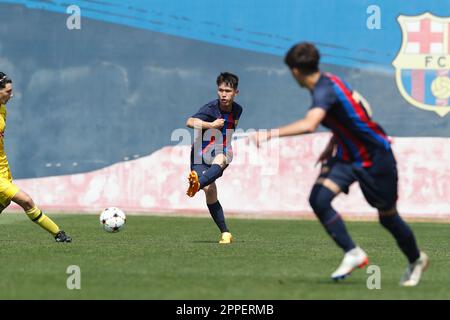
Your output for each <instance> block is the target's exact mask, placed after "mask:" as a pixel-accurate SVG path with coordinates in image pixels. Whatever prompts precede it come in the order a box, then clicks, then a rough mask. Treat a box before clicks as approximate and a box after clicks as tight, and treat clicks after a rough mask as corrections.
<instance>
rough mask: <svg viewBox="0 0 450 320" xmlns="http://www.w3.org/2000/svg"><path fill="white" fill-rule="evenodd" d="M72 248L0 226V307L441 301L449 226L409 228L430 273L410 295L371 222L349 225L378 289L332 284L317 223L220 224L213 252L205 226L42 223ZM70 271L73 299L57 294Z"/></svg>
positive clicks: (391, 246)
mask: <svg viewBox="0 0 450 320" xmlns="http://www.w3.org/2000/svg"><path fill="white" fill-rule="evenodd" d="M50 216H51V217H52V218H54V220H55V221H56V222H57V223H58V224H60V225H61V226H63V227H64V229H65V230H66V231H67V232H68V233H69V234H70V235H71V236H72V237H73V238H74V242H73V243H69V244H61V243H55V242H54V241H53V239H52V238H51V237H50V236H49V235H48V234H47V233H46V232H45V231H43V230H42V229H40V228H39V227H38V226H36V225H34V224H33V223H31V222H30V221H29V220H28V219H27V218H26V217H25V215H24V214H18V213H4V214H2V215H1V216H0V271H1V273H0V274H1V278H0V299H177V300H178V299H274V300H279V299H283V300H284V299H287V300H294V299H295V300H297V299H449V298H450V291H449V290H448V288H449V287H450V272H449V269H448V266H449V262H450V242H449V241H448V228H449V226H448V224H439V223H412V224H411V226H412V228H413V230H414V232H415V233H416V236H417V238H418V242H419V244H420V246H421V247H422V249H423V250H425V251H426V252H427V253H428V255H429V257H430V268H429V270H428V271H427V272H426V273H425V274H424V276H423V278H422V282H421V283H420V284H419V286H418V287H415V288H402V287H400V286H399V285H398V281H399V279H400V276H401V274H402V273H403V271H404V269H405V267H406V259H405V258H404V257H403V255H402V254H401V253H400V251H399V249H398V248H397V246H396V244H395V242H394V240H393V238H391V236H390V234H388V233H387V231H385V230H384V229H383V228H382V227H381V226H380V225H379V224H378V223H376V222H348V223H347V226H348V229H349V231H350V232H351V234H352V235H353V238H354V240H355V241H356V242H357V243H358V244H359V245H360V246H362V247H363V248H364V249H365V250H366V251H367V253H368V254H369V259H370V263H369V264H370V265H377V266H379V267H380V269H381V289H379V290H378V289H372V290H369V289H368V288H367V286H366V282H367V279H368V277H369V276H370V274H367V273H366V271H365V270H359V269H358V270H356V271H355V272H354V273H353V274H352V275H351V276H350V277H349V278H347V279H346V280H344V281H342V282H339V283H334V282H333V281H331V280H330V278H329V276H330V274H331V272H332V271H333V270H334V269H335V268H336V267H337V266H338V264H339V262H340V261H341V259H342V253H341V251H340V250H339V249H338V248H337V246H336V245H335V244H334V243H333V242H332V240H331V239H329V237H328V236H327V235H326V233H325V231H324V230H323V229H322V227H321V226H320V225H319V223H318V222H317V221H304V220H253V219H252V220H246V219H228V224H229V227H230V229H231V230H232V232H233V235H234V237H235V242H234V243H233V244H232V245H219V244H218V243H217V241H218V235H219V233H218V232H217V230H216V226H215V225H214V223H213V221H212V219H211V218H209V217H206V216H205V218H186V217H156V216H154V217H144V216H134V215H129V216H128V220H127V225H126V227H125V229H124V230H123V231H121V232H119V233H116V234H109V233H106V232H104V231H103V230H101V228H100V225H99V222H98V216H97V215H50ZM69 265H77V266H79V267H80V270H81V289H80V290H76V289H75V290H69V289H67V287H66V281H67V278H68V277H69V276H70V274H67V273H66V270H67V267H68V266H69Z"/></svg>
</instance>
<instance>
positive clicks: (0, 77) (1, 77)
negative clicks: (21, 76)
mask: <svg viewBox="0 0 450 320" xmlns="http://www.w3.org/2000/svg"><path fill="white" fill-rule="evenodd" d="M7 83H12V80H11V79H10V78H9V77H8V75H7V74H6V73H4V72H1V71H0V89H3V88H4V87H6V84H7Z"/></svg>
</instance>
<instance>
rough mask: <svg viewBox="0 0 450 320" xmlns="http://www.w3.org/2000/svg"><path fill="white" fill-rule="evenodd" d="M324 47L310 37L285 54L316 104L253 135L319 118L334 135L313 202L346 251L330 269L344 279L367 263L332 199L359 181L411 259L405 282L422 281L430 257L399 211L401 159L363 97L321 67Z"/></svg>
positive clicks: (289, 129)
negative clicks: (320, 48) (298, 117)
mask: <svg viewBox="0 0 450 320" xmlns="http://www.w3.org/2000/svg"><path fill="white" fill-rule="evenodd" d="M319 59H320V53H319V51H318V50H317V48H316V47H315V46H314V45H313V44H310V43H300V44H297V45H295V46H293V47H292V48H291V49H290V50H289V51H288V52H287V54H286V56H285V60H284V61H285V63H286V64H287V66H288V67H289V68H290V70H291V72H292V75H293V77H294V78H295V79H296V80H297V82H298V84H299V85H300V86H301V87H303V88H306V89H308V90H309V91H310V93H311V97H312V105H311V107H310V109H309V111H308V112H307V114H306V116H305V118H304V119H301V120H298V121H296V122H294V123H292V124H290V125H287V126H284V127H281V128H278V129H274V130H270V131H268V132H265V133H263V132H261V133H258V134H256V135H255V136H254V139H255V142H256V143H257V145H258V146H259V144H260V143H261V142H263V141H266V140H268V139H270V138H272V137H275V136H277V137H285V136H293V135H299V134H305V133H312V132H314V131H315V130H316V128H317V127H318V125H319V124H322V125H324V126H325V127H327V128H329V129H330V130H331V131H332V133H333V135H332V138H331V140H330V142H329V144H328V145H327V147H326V149H325V150H324V152H323V153H322V154H321V156H320V157H319V162H321V163H322V168H321V172H320V174H319V177H318V178H317V180H316V182H315V184H314V186H313V188H312V191H311V194H310V197H309V202H310V204H311V207H312V208H313V210H314V213H315V214H316V216H317V218H318V219H319V220H320V222H321V223H322V225H323V227H324V228H325V229H326V231H327V232H328V234H329V235H330V236H331V237H332V238H333V240H334V241H335V242H336V244H337V245H338V246H339V247H340V248H342V250H343V251H344V258H343V260H342V263H341V264H340V266H339V267H338V268H337V269H336V270H335V271H334V272H333V273H332V275H331V277H332V278H333V279H334V280H338V279H343V278H345V277H346V276H348V275H349V274H350V273H351V272H352V271H353V270H354V269H355V268H357V267H360V268H362V267H364V266H365V265H367V264H368V257H367V254H366V253H365V252H364V251H363V250H362V249H361V248H360V247H358V246H356V245H355V243H354V242H353V240H352V238H351V237H350V235H349V234H348V232H347V230H346V227H345V225H344V221H343V220H342V218H341V217H340V215H339V214H338V213H337V212H336V211H335V210H334V209H333V207H332V206H331V202H332V200H333V199H334V197H336V195H338V194H339V193H340V192H344V193H348V189H349V186H350V185H351V184H352V183H353V182H356V181H357V182H358V183H359V185H360V188H361V191H362V193H363V194H364V197H365V198H366V200H367V202H368V203H369V204H370V205H371V206H372V207H374V208H376V209H377V210H378V213H379V221H380V223H381V224H382V225H383V227H385V228H386V229H387V230H388V231H389V232H390V233H391V234H392V236H393V237H394V238H395V240H396V241H397V244H398V246H399V247H400V249H401V251H402V252H403V253H404V254H405V256H406V257H407V259H408V261H409V264H408V267H407V270H406V272H405V273H404V275H403V276H402V278H401V280H400V284H401V285H402V286H415V285H417V284H418V283H419V280H420V277H421V274H422V271H424V270H425V269H426V268H427V266H428V257H427V255H426V254H425V253H424V252H421V251H419V249H418V246H417V244H416V240H415V237H414V234H413V232H412V231H411V229H410V228H409V226H408V225H407V224H406V223H405V222H404V221H403V220H402V218H401V217H400V216H399V214H398V212H397V208H396V202H397V180H398V177H397V165H396V160H395V158H394V155H393V153H392V149H391V146H390V142H389V139H388V137H387V135H386V133H385V132H384V130H383V129H382V128H381V127H380V125H378V124H377V123H375V122H374V121H372V119H371V110H370V106H369V105H368V103H367V102H366V101H365V99H364V98H363V97H362V96H361V95H359V94H358V92H357V91H355V90H352V88H351V87H350V86H349V85H348V84H347V83H346V82H345V81H343V80H342V79H340V78H339V77H337V76H336V75H333V74H331V73H323V72H321V71H320V70H319Z"/></svg>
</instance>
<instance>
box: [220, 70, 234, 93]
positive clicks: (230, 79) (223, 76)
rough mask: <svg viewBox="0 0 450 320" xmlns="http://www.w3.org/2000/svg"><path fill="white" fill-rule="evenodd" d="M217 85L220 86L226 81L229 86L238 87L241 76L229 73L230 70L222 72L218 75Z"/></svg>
mask: <svg viewBox="0 0 450 320" xmlns="http://www.w3.org/2000/svg"><path fill="white" fill-rule="evenodd" d="M216 82H217V85H218V86H220V85H221V84H222V83H225V84H226V85H227V86H229V87H231V88H233V89H237V88H238V85H239V78H238V76H237V75H235V74H232V73H229V72H222V73H220V74H219V76H218V77H217V81H216Z"/></svg>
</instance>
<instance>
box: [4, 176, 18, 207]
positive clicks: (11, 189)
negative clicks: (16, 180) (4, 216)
mask: <svg viewBox="0 0 450 320" xmlns="http://www.w3.org/2000/svg"><path fill="white" fill-rule="evenodd" d="M17 192H19V188H18V187H17V186H16V185H15V184H13V183H12V179H7V178H4V177H1V176H0V207H1V208H0V209H2V210H3V209H4V208H6V207H7V206H9V204H10V203H11V199H12V198H14V196H15V195H16V194H17Z"/></svg>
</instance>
